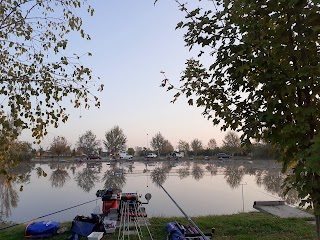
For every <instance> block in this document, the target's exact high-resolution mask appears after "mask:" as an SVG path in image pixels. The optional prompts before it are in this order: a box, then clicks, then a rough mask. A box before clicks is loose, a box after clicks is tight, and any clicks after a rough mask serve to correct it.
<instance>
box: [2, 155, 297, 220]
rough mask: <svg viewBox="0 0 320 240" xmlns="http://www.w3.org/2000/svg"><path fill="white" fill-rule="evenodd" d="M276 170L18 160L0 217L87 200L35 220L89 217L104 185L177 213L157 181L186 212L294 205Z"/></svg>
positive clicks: (263, 165)
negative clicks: (281, 203)
mask: <svg viewBox="0 0 320 240" xmlns="http://www.w3.org/2000/svg"><path fill="white" fill-rule="evenodd" d="M280 169H281V167H280V165H277V164H276V163H274V161H260V160H259V161H258V160H257V161H255V160H253V161H252V162H251V161H250V162H249V161H245V160H243V161H241V160H223V161H221V160H208V161H198V160H197V161H181V160H180V161H174V162H172V161H171V162H170V161H159V162H157V161H150V160H148V161H134V162H121V163H119V162H111V163H110V162H89V163H86V162H82V163H78V162H75V163H67V162H49V163H42V164H39V163H29V164H23V165H20V166H18V167H17V169H16V170H15V171H16V172H17V173H20V174H24V178H23V179H21V180H17V181H15V182H13V183H10V184H8V183H6V181H5V179H4V178H3V176H1V178H0V194H1V196H0V213H1V215H0V216H1V217H0V219H2V220H4V221H12V222H25V221H29V220H31V219H34V218H38V217H40V216H44V215H47V214H51V213H53V212H57V211H61V210H64V209H67V208H70V207H73V206H76V205H80V204H82V203H85V202H89V201H91V202H90V203H88V204H83V205H81V206H79V207H75V208H71V209H69V210H66V211H61V212H59V213H57V214H54V215H50V216H47V217H45V218H41V219H42V220H52V221H61V222H62V221H70V220H72V219H73V218H74V217H75V216H76V215H84V216H90V213H92V212H93V209H94V208H95V207H96V206H99V207H101V206H102V202H101V200H100V199H97V198H96V196H95V194H96V191H97V190H99V189H105V188H108V187H112V188H115V189H121V190H122V192H138V193H139V194H142V200H143V201H145V199H144V195H145V194H146V193H151V194H152V199H151V200H150V202H149V204H148V205H145V207H146V210H147V213H148V216H149V217H152V216H183V214H182V213H181V212H180V211H179V209H178V208H177V206H176V205H175V204H174V203H173V201H172V200H171V199H170V198H169V197H168V195H167V194H166V193H165V192H164V190H163V189H161V188H160V187H159V184H162V186H163V187H164V188H165V189H166V191H167V192H168V193H169V194H170V195H171V196H172V198H173V199H174V200H175V201H176V202H177V203H178V204H179V206H180V207H181V208H182V209H183V210H184V211H185V212H186V214H188V216H199V215H209V214H214V215H221V214H232V213H238V212H243V211H244V212H248V211H255V210H254V209H253V207H252V206H253V203H254V201H262V200H263V201H268V200H285V201H287V203H288V204H291V205H296V204H297V203H298V202H299V198H298V196H297V194H296V193H295V192H290V193H289V195H288V196H286V197H285V199H283V198H282V197H281V196H282V190H281V184H282V181H283V179H284V176H283V175H282V174H280ZM43 175H45V176H43ZM21 185H22V186H23V191H20V186H21ZM95 199H97V200H95Z"/></svg>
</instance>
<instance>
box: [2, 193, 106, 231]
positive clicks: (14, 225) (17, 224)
mask: <svg viewBox="0 0 320 240" xmlns="http://www.w3.org/2000/svg"><path fill="white" fill-rule="evenodd" d="M98 199H100V197H99V198H96V199H94V200H91V201H88V202H84V203H80V204H78V205H75V206H72V207H68V208H65V209H62V210H59V211H56V212H53V213H49V214H46V215H43V216H41V217H37V218H34V219H31V220H29V221H25V222H22V223H16V224H13V225H10V226H7V227H3V228H0V231H1V230H5V229H8V228H12V227H16V226H19V225H21V224H26V223H28V222H33V221H35V220H38V219H40V218H44V217H48V216H51V215H53V214H57V213H59V212H63V211H66V210H69V209H72V208H75V207H79V206H81V205H85V204H88V203H91V202H94V201H97V200H98Z"/></svg>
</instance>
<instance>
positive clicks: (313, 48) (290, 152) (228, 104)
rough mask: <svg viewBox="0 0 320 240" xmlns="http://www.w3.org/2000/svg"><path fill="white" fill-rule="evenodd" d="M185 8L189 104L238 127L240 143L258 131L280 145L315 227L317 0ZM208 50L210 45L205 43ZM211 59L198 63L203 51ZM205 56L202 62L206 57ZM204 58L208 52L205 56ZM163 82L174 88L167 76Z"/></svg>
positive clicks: (319, 180) (319, 177) (319, 209)
mask: <svg viewBox="0 0 320 240" xmlns="http://www.w3.org/2000/svg"><path fill="white" fill-rule="evenodd" d="M213 3H214V4H212V5H211V6H213V7H214V8H215V9H214V10H211V9H200V8H197V9H194V10H187V9H186V8H185V5H181V10H183V11H184V12H186V21H182V22H180V23H178V25H177V28H186V29H187V32H186V34H185V35H184V38H185V42H186V46H188V47H189V48H193V47H196V46H199V47H200V52H199V55H198V58H197V59H189V60H187V66H186V69H185V70H184V71H183V73H182V76H181V82H182V86H181V88H180V90H179V89H178V90H177V91H178V92H177V93H176V94H175V95H174V99H173V102H174V101H176V99H177V98H178V97H179V96H181V95H185V96H186V97H187V101H188V103H189V104H190V105H193V104H196V105H197V106H198V107H204V112H203V114H204V115H206V116H207V117H208V118H209V119H211V120H212V121H213V123H214V124H219V123H220V122H221V121H223V123H224V124H223V125H222V130H227V129H231V130H234V131H240V132H242V136H241V140H242V142H243V143H246V144H250V143H251V140H253V139H255V140H257V141H259V140H260V139H264V140H265V141H266V142H270V143H271V144H273V145H276V146H277V147H278V149H279V151H280V154H281V157H280V159H279V161H280V162H282V165H283V170H284V171H286V170H289V169H290V168H292V170H293V171H292V172H291V171H288V178H287V181H286V187H287V188H288V189H290V188H295V189H297V190H298V192H299V197H300V198H301V199H303V201H302V202H301V203H302V205H304V204H308V205H309V206H312V207H313V208H314V212H315V215H316V222H317V229H318V234H319V232H320V231H319V230H320V224H319V223H320V195H319V189H320V161H319V154H318V153H319V149H320V134H319V126H320V111H319V110H318V109H319V106H320V98H319V94H320V88H319V80H320V78H319V62H320V54H319V52H320V48H319V34H320V28H319V24H318V21H317V19H318V16H319V10H320V6H319V4H318V1H315V0H310V1H291V2H290V4H288V2H287V1H275V0H272V1H257V0H256V1H250V4H248V1H245V0H237V1H225V0H216V1H214V2H213ZM207 50H208V51H207ZM207 53H208V55H209V56H208V58H210V57H212V62H211V63H209V64H206V65H204V64H202V62H203V61H202V57H204V56H206V54H207ZM208 58H207V56H206V63H208ZM209 61H210V60H209ZM162 86H167V87H168V88H169V90H170V89H171V90H172V89H177V88H175V87H174V86H173V85H172V84H171V83H169V82H168V79H167V78H166V77H165V79H164V80H163V83H162Z"/></svg>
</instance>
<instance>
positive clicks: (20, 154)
mask: <svg viewBox="0 0 320 240" xmlns="http://www.w3.org/2000/svg"><path fill="white" fill-rule="evenodd" d="M32 157H33V154H32V145H31V143H29V142H21V141H15V142H13V143H12V145H11V147H10V159H14V160H15V161H17V162H22V161H30V160H31V158H32Z"/></svg>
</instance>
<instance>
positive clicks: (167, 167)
mask: <svg viewBox="0 0 320 240" xmlns="http://www.w3.org/2000/svg"><path fill="white" fill-rule="evenodd" d="M174 166H175V165H174V163H172V162H170V161H164V162H162V169H163V170H164V171H166V172H167V173H169V172H170V171H171V169H172V168H173V167H174Z"/></svg>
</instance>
